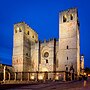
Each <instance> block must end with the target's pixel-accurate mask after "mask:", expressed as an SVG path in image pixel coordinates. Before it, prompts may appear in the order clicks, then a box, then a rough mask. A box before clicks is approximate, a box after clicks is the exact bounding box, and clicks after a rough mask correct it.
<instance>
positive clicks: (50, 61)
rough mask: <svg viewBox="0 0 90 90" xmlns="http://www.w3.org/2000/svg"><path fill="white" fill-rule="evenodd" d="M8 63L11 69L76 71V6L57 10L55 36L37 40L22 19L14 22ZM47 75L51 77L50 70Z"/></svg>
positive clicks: (77, 22)
mask: <svg viewBox="0 0 90 90" xmlns="http://www.w3.org/2000/svg"><path fill="white" fill-rule="evenodd" d="M82 61H83V60H82ZM12 64H13V67H14V71H15V72H37V71H38V72H53V71H60V72H62V71H65V72H74V73H75V74H77V75H80V72H81V60H80V33H79V21H78V13H77V9H76V8H72V9H68V10H66V11H62V12H60V14H59V40H56V39H50V40H49V41H44V42H40V41H39V40H38V34H37V33H36V32H35V31H34V30H33V29H32V28H31V27H29V26H28V25H27V24H26V23H25V22H20V23H17V24H15V25H14V35H13V61H12ZM83 64H84V61H83ZM82 68H84V65H82ZM58 76H60V75H58ZM50 78H53V74H52V73H48V79H50Z"/></svg>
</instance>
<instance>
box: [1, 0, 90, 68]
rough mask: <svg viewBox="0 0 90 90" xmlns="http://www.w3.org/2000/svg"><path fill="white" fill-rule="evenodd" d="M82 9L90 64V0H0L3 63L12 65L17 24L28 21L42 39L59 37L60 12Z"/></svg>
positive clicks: (83, 40) (83, 43)
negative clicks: (14, 29) (74, 8)
mask: <svg viewBox="0 0 90 90" xmlns="http://www.w3.org/2000/svg"><path fill="white" fill-rule="evenodd" d="M73 7H77V8H78V15H79V21H80V46H81V54H84V55H85V66H89V67H90V55H89V53H90V40H89V39H90V23H89V22H90V0H0V62H1V63H4V64H12V47H13V25H14V24H15V23H18V22H21V21H25V22H26V23H27V24H28V25H29V26H30V27H32V28H33V29H34V30H35V31H36V32H37V33H38V35H39V40H44V39H47V40H48V39H49V38H58V37H59V35H58V32H59V12H60V11H62V10H67V9H68V8H73Z"/></svg>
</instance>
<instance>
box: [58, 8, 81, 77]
mask: <svg viewBox="0 0 90 90" xmlns="http://www.w3.org/2000/svg"><path fill="white" fill-rule="evenodd" d="M79 39H80V38H79V22H78V12H77V9H76V8H72V9H68V10H66V11H62V12H61V13H60V14H59V64H60V65H59V66H60V68H59V70H60V71H68V72H70V70H71V68H72V67H73V69H74V73H75V74H77V75H79V73H80V40H79Z"/></svg>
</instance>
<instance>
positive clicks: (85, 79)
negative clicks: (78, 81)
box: [83, 75, 87, 87]
mask: <svg viewBox="0 0 90 90" xmlns="http://www.w3.org/2000/svg"><path fill="white" fill-rule="evenodd" d="M83 80H84V83H83V86H84V87H86V84H87V75H84V76H83Z"/></svg>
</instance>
